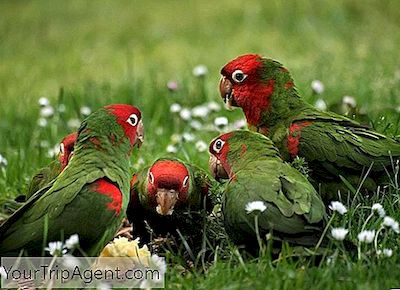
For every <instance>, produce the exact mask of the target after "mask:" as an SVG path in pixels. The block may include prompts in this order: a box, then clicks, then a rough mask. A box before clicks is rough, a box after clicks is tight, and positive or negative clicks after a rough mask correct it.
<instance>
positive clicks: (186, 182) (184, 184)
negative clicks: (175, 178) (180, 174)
mask: <svg viewBox="0 0 400 290" xmlns="http://www.w3.org/2000/svg"><path fill="white" fill-rule="evenodd" d="M188 183H189V176H188V175H186V176H185V179H183V184H182V185H183V187H186V186H188Z"/></svg>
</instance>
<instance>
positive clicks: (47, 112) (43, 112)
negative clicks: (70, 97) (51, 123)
mask: <svg viewBox="0 0 400 290" xmlns="http://www.w3.org/2000/svg"><path fill="white" fill-rule="evenodd" d="M53 115H54V108H53V107H52V106H46V107H42V108H41V109H40V116H41V117H43V118H49V117H51V116H53Z"/></svg>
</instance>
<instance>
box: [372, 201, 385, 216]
mask: <svg viewBox="0 0 400 290" xmlns="http://www.w3.org/2000/svg"><path fill="white" fill-rule="evenodd" d="M371 209H372V211H373V212H376V213H378V214H379V216H380V217H384V216H385V215H386V213H385V209H384V208H383V206H382V205H381V204H380V203H374V204H373V205H372V207H371Z"/></svg>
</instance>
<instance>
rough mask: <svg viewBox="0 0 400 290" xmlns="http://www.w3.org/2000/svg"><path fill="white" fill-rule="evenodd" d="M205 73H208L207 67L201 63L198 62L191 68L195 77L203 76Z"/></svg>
mask: <svg viewBox="0 0 400 290" xmlns="http://www.w3.org/2000/svg"><path fill="white" fill-rule="evenodd" d="M207 73H208V68H207V67H206V66H205V65H203V64H200V65H198V66H195V67H194V68H193V75H194V76H195V77H203V76H205V75H206V74H207Z"/></svg>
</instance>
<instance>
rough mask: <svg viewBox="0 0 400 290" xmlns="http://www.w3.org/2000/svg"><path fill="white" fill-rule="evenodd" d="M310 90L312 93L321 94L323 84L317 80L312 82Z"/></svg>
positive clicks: (323, 88)
mask: <svg viewBox="0 0 400 290" xmlns="http://www.w3.org/2000/svg"><path fill="white" fill-rule="evenodd" d="M311 89H312V90H313V91H314V93H316V94H322V93H323V92H324V90H325V86H324V84H323V83H322V82H321V81H319V80H313V81H312V82H311Z"/></svg>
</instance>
